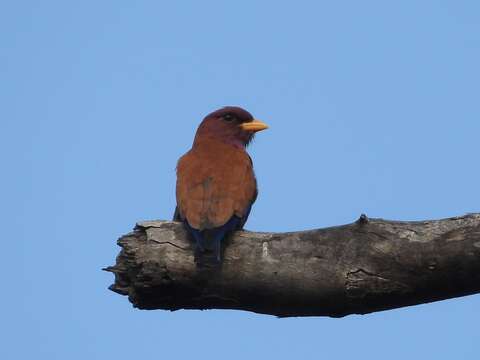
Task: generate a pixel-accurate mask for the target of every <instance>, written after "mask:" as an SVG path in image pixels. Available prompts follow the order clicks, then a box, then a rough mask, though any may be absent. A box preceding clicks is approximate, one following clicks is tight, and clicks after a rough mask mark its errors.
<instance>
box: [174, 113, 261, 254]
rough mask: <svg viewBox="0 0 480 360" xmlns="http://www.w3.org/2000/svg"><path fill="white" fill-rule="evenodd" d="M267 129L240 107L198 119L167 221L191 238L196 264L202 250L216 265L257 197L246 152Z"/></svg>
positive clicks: (181, 161)
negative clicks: (180, 225) (179, 225)
mask: <svg viewBox="0 0 480 360" xmlns="http://www.w3.org/2000/svg"><path fill="white" fill-rule="evenodd" d="M267 128H268V125H267V124H265V123H264V122H262V121H260V120H256V119H254V118H253V116H252V115H251V114H250V113H249V112H248V111H246V110H244V109H242V108H241V107H238V106H226V107H223V108H221V109H218V110H216V111H214V112H212V113H210V114H208V115H207V116H206V117H205V118H204V119H203V121H202V122H201V123H200V125H199V127H198V129H197V132H196V134H195V138H194V141H193V145H192V148H191V149H190V150H189V151H188V152H187V153H186V154H184V155H183V156H182V157H180V159H179V160H178V163H177V168H176V171H177V182H176V201H177V205H176V208H175V213H174V218H173V220H174V221H180V222H183V224H184V225H185V227H186V229H187V231H188V233H189V234H190V235H191V237H193V240H194V241H195V261H196V262H197V263H199V262H201V261H200V259H201V258H202V256H203V255H202V254H204V253H206V252H207V250H208V251H213V253H214V261H215V262H216V263H221V243H222V240H224V239H225V238H226V237H227V236H229V235H230V234H231V233H232V232H234V231H236V230H241V229H243V226H244V225H245V222H246V221H247V219H248V216H249V214H250V210H251V208H252V205H253V203H254V202H255V200H256V198H257V194H258V191H257V180H256V177H255V173H254V170H253V162H252V159H251V157H250V156H249V154H248V153H247V151H246V148H247V146H248V145H249V144H250V143H251V141H252V140H253V138H254V136H255V133H257V132H258V131H262V130H265V129H267Z"/></svg>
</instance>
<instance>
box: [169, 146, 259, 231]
mask: <svg viewBox="0 0 480 360" xmlns="http://www.w3.org/2000/svg"><path fill="white" fill-rule="evenodd" d="M256 194H257V185H256V180H255V175H254V172H253V166H252V161H251V159H250V157H249V155H248V154H247V152H246V151H245V150H244V149H241V148H238V147H235V146H232V145H230V144H225V143H223V142H221V141H217V140H214V139H205V140H203V141H201V142H199V143H197V144H195V146H194V147H193V148H192V149H191V150H190V151H189V152H188V153H186V154H185V155H184V156H182V157H181V158H180V160H179V161H178V165H177V190H176V195H177V206H178V210H179V213H180V216H181V218H182V219H184V220H186V221H187V222H188V224H189V225H190V226H191V227H192V228H194V229H198V230H204V229H213V228H217V227H219V226H222V225H224V224H225V223H227V222H228V221H229V220H230V219H231V218H232V216H233V215H235V216H237V217H238V218H240V219H243V218H245V217H246V216H248V212H249V211H250V207H251V205H252V203H253V202H254V201H255V197H256Z"/></svg>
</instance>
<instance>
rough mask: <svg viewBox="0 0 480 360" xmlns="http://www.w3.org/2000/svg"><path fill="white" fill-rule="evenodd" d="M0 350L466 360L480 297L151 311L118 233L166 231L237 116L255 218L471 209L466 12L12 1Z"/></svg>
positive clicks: (5, 53) (470, 23)
mask: <svg viewBox="0 0 480 360" xmlns="http://www.w3.org/2000/svg"><path fill="white" fill-rule="evenodd" d="M0 44H1V56H0V69H1V71H0V79H1V82H0V98H1V99H2V106H1V107H0V118H1V128H2V131H1V136H2V141H1V142H0V160H1V166H2V169H3V173H4V176H2V178H1V179H0V183H1V187H0V189H1V190H0V195H1V199H2V201H1V204H2V205H1V207H0V211H1V214H0V215H1V219H2V223H3V226H2V232H3V235H4V236H3V242H2V243H3V247H2V248H3V257H2V263H1V265H0V266H1V269H2V273H3V275H4V278H3V287H2V288H3V291H2V296H1V299H0V303H1V304H0V305H1V306H0V309H1V310H0V312H1V317H2V321H1V324H0V332H1V336H2V339H3V341H2V345H1V346H0V358H2V359H32V358H37V359H85V358H89V359H109V358H116V359H129V358H132V357H136V358H138V359H142V358H144V359H146V358H176V359H189V358H197V359H211V360H213V359H223V358H225V357H228V358H230V359H245V358H253V359H256V358H273V359H291V358H302V359H318V358H338V359H343V358H352V357H356V358H369V359H384V358H386V357H388V358H389V359H405V358H436V359H452V358H457V359H474V358H478V348H477V349H476V346H477V344H478V341H479V340H480V335H479V334H478V321H479V315H478V314H479V312H478V308H479V306H480V298H479V296H478V295H477V296H470V297H465V298H459V299H453V300H449V301H444V302H439V303H434V304H428V305H421V306H416V307H410V308H404V309H398V310H393V311H387V312H381V313H375V314H371V315H366V316H349V317H346V318H343V319H329V318H298V319H276V318H273V317H268V316H262V315H256V314H252V313H247V312H235V311H204V312H200V311H179V312H174V313H170V312H163V311H139V310H135V309H133V308H132V307H131V306H130V304H129V303H128V301H127V299H126V298H125V297H121V296H119V295H117V294H114V293H112V292H109V291H108V290H107V287H108V286H109V285H110V284H111V282H112V280H113V279H112V275H111V274H108V273H105V272H102V271H100V269H101V268H102V267H104V266H106V265H111V264H113V263H114V260H115V256H116V254H117V252H118V250H119V248H118V247H117V246H116V243H115V241H116V239H117V238H118V237H119V236H120V235H121V234H124V233H126V232H128V231H129V230H130V229H131V228H132V227H133V226H134V224H135V222H136V221H140V220H147V219H168V218H170V217H171V216H172V213H173V209H174V205H175V199H174V186H175V173H174V169H175V163H176V160H177V159H178V157H179V156H180V155H181V154H183V153H184V152H185V151H187V150H188V148H189V147H190V145H191V142H192V139H193V135H194V133H195V130H196V127H197V125H198V123H199V122H200V121H201V119H202V118H203V116H204V115H206V114H207V113H208V112H210V111H212V110H215V109H216V108H218V107H220V106H224V105H240V106H243V107H245V108H246V109H248V110H249V111H251V112H252V113H253V114H254V115H255V116H256V117H258V118H260V119H262V120H264V121H265V122H267V123H268V124H269V125H270V126H271V128H270V129H269V130H268V131H265V132H262V133H260V134H259V135H258V136H257V138H256V140H255V142H254V144H253V145H252V146H251V148H250V153H251V154H252V157H253V160H254V163H255V167H256V172H257V177H258V181H259V187H260V195H259V197H258V200H257V203H256V204H255V206H254V208H253V211H252V214H251V216H250V220H249V222H248V223H247V226H246V227H247V228H248V229H250V230H259V231H293V230H301V229H309V228H317V227H325V226H332V225H338V224H344V223H348V222H351V221H354V220H355V219H356V218H357V217H358V216H359V215H360V213H363V212H364V213H366V214H367V215H369V216H371V217H383V218H388V219H399V220H419V219H427V218H442V217H448V216H455V215H461V214H464V213H468V212H478V211H479V210H480V209H479V204H480V201H479V200H480V195H479V191H478V188H479V187H478V180H479V178H480V167H479V166H478V153H479V143H478V134H479V133H480V122H479V117H480V105H479V104H480V103H479V101H478V94H479V84H480V72H479V67H478V64H480V46H479V45H480V4H479V3H478V2H474V1H428V0H425V1H409V0H404V1H388V2H387V1H368V0H367V1H361V2H360V1H336V2H333V1H331V2H324V1H296V2H293V1H288V2H287V1H251V0H247V1H242V2H233V1H178V2H166V1H136V2H132V1H128V2H127V1H108V0H107V1H101V2H94V1H81V2H64V1H41V2H40V1H15V2H13V1H12V2H4V3H3V4H2V5H0Z"/></svg>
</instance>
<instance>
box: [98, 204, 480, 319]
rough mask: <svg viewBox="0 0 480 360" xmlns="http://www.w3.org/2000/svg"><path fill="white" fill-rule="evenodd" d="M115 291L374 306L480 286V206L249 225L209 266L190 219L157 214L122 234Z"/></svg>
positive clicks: (150, 297)
mask: <svg viewBox="0 0 480 360" xmlns="http://www.w3.org/2000/svg"><path fill="white" fill-rule="evenodd" d="M118 245H120V246H121V247H122V250H121V252H120V254H119V255H118V257H117V263H116V265H115V266H112V267H108V268H106V269H104V270H106V271H110V272H113V273H115V283H114V284H113V285H112V286H111V287H110V290H112V291H115V292H117V293H119V294H122V295H128V297H129V300H130V302H131V303H132V304H133V305H134V306H135V307H137V308H140V309H166V310H178V309H239V310H248V311H253V312H256V313H262V314H271V315H276V316H280V317H286V316H312V315H316V316H332V317H341V316H345V315H348V314H366V313H370V312H374V311H380V310H387V309H393V308H398V307H402V306H408V305H415V304H421V303H426V302H432V301H437V300H442V299H448V298H453V297H458V296H463V295H469V294H474V293H478V292H480V214H469V215H466V216H462V217H454V218H449V219H443V220H432V221H418V222H403V221H402V222H400V221H386V220H382V219H368V218H367V217H366V216H364V215H362V216H361V217H360V219H359V220H358V221H356V222H355V223H353V224H349V225H343V226H337V227H331V228H325V229H318V230H309V231H301V232H290V233H255V232H248V231H240V232H237V233H235V235H234V236H233V237H232V238H231V239H229V240H228V241H227V244H226V248H225V253H224V259H223V264H222V266H221V267H217V268H215V267H213V268H210V267H207V268H199V267H198V266H196V264H195V262H194V256H193V253H194V250H193V243H192V242H191V241H190V240H189V239H188V237H187V234H186V232H185V230H184V228H183V226H182V224H180V223H175V222H168V221H147V222H142V223H139V224H137V226H136V227H135V230H134V231H133V232H132V233H130V234H127V235H125V236H122V237H121V238H120V239H119V240H118Z"/></svg>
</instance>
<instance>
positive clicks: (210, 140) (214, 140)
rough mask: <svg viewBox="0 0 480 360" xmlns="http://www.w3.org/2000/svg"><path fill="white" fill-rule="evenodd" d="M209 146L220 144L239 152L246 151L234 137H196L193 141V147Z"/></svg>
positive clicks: (242, 144) (241, 143)
mask: <svg viewBox="0 0 480 360" xmlns="http://www.w3.org/2000/svg"><path fill="white" fill-rule="evenodd" d="M211 144H222V145H227V146H232V147H235V148H237V149H239V150H242V151H246V149H245V143H244V142H243V141H242V140H240V139H238V138H235V137H231V138H230V137H225V138H222V139H219V138H218V137H215V136H196V137H195V140H194V141H193V147H194V148H195V147H203V146H205V145H206V146H210V145H211Z"/></svg>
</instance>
